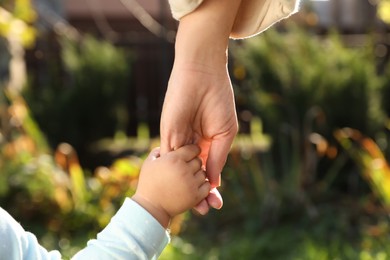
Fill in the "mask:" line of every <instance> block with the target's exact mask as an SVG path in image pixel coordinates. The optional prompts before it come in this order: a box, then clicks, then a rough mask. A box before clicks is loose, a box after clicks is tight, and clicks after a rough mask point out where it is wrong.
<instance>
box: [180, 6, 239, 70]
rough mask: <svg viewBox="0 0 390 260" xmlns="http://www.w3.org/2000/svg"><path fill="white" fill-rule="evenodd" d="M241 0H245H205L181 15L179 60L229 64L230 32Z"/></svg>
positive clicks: (207, 63)
mask: <svg viewBox="0 0 390 260" xmlns="http://www.w3.org/2000/svg"><path fill="white" fill-rule="evenodd" d="M240 3H241V0H224V1H221V0H205V1H204V2H203V3H202V4H201V5H200V6H199V7H198V8H197V9H196V10H195V11H193V12H191V13H190V14H188V15H186V16H184V17H183V18H181V20H180V24H179V29H178V33H177V38H176V46H175V51H176V56H175V63H182V62H184V63H195V64H199V65H208V66H210V65H212V64H215V63H216V62H217V63H220V64H226V61H227V59H226V50H227V47H228V43H229V35H230V34H231V31H232V27H233V24H234V20H235V18H236V14H237V11H238V8H239V6H240ZM210 62H211V63H210Z"/></svg>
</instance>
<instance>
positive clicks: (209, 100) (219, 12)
mask: <svg viewBox="0 0 390 260" xmlns="http://www.w3.org/2000/svg"><path fill="white" fill-rule="evenodd" d="M240 3H241V1H240V0H225V1H220V0H205V1H204V2H203V3H202V4H201V5H200V6H199V7H198V8H197V9H196V10H195V11H193V12H192V13H190V14H188V15H186V16H184V17H183V18H182V19H181V20H180V24H179V28H178V33H177V37H176V45H175V54H176V55H175V61H174V66H173V69H172V73H171V76H170V80H169V83H168V89H167V92H166V96H165V100H164V105H163V111H162V115H161V126H160V133H161V154H166V153H168V152H169V151H172V150H175V149H178V148H179V147H181V146H183V145H185V144H191V143H195V144H197V145H199V146H200V147H201V150H202V151H201V155H200V157H201V159H202V162H203V167H204V168H205V170H206V173H207V177H208V179H209V181H210V184H211V186H212V188H213V189H212V190H211V191H210V194H209V195H208V196H207V199H205V200H202V201H201V202H200V203H199V204H198V205H197V206H196V207H195V208H194V209H195V210H196V211H198V212H199V213H200V214H206V213H207V212H208V210H209V207H210V206H211V207H213V208H216V209H219V208H221V207H222V204H223V203H222V197H221V196H220V194H219V192H218V190H217V189H216V187H218V186H220V182H221V180H220V178H221V176H220V175H221V172H222V169H223V167H224V165H225V162H226V158H227V155H228V153H229V150H230V147H231V144H232V142H233V139H234V137H235V136H236V134H237V129H238V126H237V116H236V110H235V104H234V93H233V90H232V85H231V81H230V78H229V74H228V70H227V48H228V42H229V36H230V34H231V31H232V26H233V23H234V20H235V17H236V14H237V11H238V8H239V6H240Z"/></svg>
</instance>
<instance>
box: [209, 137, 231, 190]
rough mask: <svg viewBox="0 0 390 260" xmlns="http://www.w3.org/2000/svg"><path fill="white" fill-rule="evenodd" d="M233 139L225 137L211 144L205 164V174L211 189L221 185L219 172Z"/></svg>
mask: <svg viewBox="0 0 390 260" xmlns="http://www.w3.org/2000/svg"><path fill="white" fill-rule="evenodd" d="M233 138H234V137H229V136H227V137H224V138H220V139H216V140H212V142H211V146H210V150H209V154H208V158H207V162H206V172H207V177H208V178H209V181H210V184H211V186H212V187H218V186H220V185H221V172H222V169H223V167H224V166H225V163H226V159H227V156H228V154H229V151H230V147H231V145H232V142H233Z"/></svg>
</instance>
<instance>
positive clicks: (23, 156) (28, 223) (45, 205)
mask: <svg viewBox="0 0 390 260" xmlns="http://www.w3.org/2000/svg"><path fill="white" fill-rule="evenodd" d="M0 97H1V103H0V104H1V106H0V113H1V116H2V117H1V119H2V121H1V125H0V126H1V128H0V130H1V132H0V133H1V135H0V137H1V138H0V154H1V156H0V168H1V173H0V183H1V184H0V205H1V207H2V208H4V209H6V210H7V211H8V212H9V213H10V214H12V215H13V216H14V217H15V218H16V219H17V221H19V222H20V223H21V224H22V225H23V226H24V228H25V229H27V230H29V231H32V232H33V233H34V234H36V235H37V236H38V238H39V239H40V242H41V243H42V244H43V245H44V246H45V247H47V248H48V249H59V250H60V251H62V253H63V256H64V258H68V257H70V256H72V255H73V254H74V253H75V252H76V251H77V250H79V249H80V248H81V247H84V246H85V245H86V244H85V243H86V241H87V240H88V239H90V238H92V237H95V236H96V233H97V232H98V231H100V230H101V229H102V228H103V227H105V226H106V225H107V224H108V222H109V221H110V219H111V217H112V216H113V215H114V214H115V212H116V211H117V209H118V208H119V207H120V205H121V204H122V202H123V200H124V198H125V197H128V196H131V195H132V194H133V193H134V192H135V187H136V184H137V178H138V174H139V170H140V167H141V161H142V160H141V158H138V157H128V158H122V159H118V160H116V161H115V162H114V163H113V164H112V166H110V167H99V168H97V169H96V171H95V172H94V174H93V176H90V175H89V174H88V173H87V172H85V171H84V170H83V169H82V168H81V166H80V164H79V161H78V156H77V153H76V151H75V150H74V148H73V147H72V146H70V145H69V144H66V143H62V144H60V145H59V147H58V148H57V149H56V150H55V151H54V152H53V151H52V150H51V149H50V147H49V146H48V145H47V143H46V141H45V137H44V136H43V135H42V133H41V131H40V130H39V128H38V127H37V125H36V124H35V123H34V121H33V119H32V117H31V113H30V111H29V109H28V107H27V105H26V103H25V102H24V100H23V99H22V98H21V97H20V96H16V97H15V96H10V95H8V94H7V93H4V91H2V92H1V96H0Z"/></svg>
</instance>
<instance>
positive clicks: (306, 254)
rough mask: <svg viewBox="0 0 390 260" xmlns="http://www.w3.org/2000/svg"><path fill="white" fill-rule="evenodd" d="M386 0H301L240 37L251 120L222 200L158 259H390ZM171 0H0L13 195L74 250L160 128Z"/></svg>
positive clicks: (0, 129) (1, 111)
mask: <svg viewBox="0 0 390 260" xmlns="http://www.w3.org/2000/svg"><path fill="white" fill-rule="evenodd" d="M389 22H390V1H388V0H376V1H367V0H353V1H350V0H332V1H302V6H301V11H300V12H299V13H298V14H296V15H294V16H292V17H291V18H289V19H288V20H286V21H283V22H281V23H278V24H277V25H275V26H274V27H273V28H271V29H269V30H268V31H266V32H264V33H263V34H261V35H259V36H256V37H254V38H251V39H247V40H244V41H231V42H230V49H229V52H230V55H229V57H230V58H229V59H230V60H229V71H230V75H231V78H232V82H233V86H234V91H235V95H236V106H237V114H238V118H239V123H240V132H239V134H238V136H237V138H236V139H235V142H234V144H233V147H232V149H231V152H230V154H229V158H228V161H227V164H226V167H225V168H224V171H223V173H222V186H221V188H220V191H221V193H222V196H223V198H224V206H223V208H222V209H221V210H219V211H216V210H212V211H211V212H210V213H209V214H208V215H207V216H203V217H200V216H197V215H196V214H193V213H192V212H188V213H185V214H183V215H180V216H178V217H176V218H175V219H174V220H173V223H172V226H171V233H172V241H171V243H170V244H169V245H168V247H167V248H166V249H165V250H164V252H163V254H162V256H161V259H362V260H366V259H378V260H382V259H389V258H390V235H389V234H390V233H389V232H390V226H389V210H390V208H389V206H390V166H389V158H390V147H389V145H390V144H389V142H390V132H389V131H390V120H389V115H390V102H389V100H390V64H389V57H390V52H389V47H390V42H389V29H390V27H389V24H388V23H389ZM176 28H177V22H176V21H174V20H173V19H172V18H171V14H170V11H169V6H168V3H167V1H161V0H148V1H135V0H116V1H113V0H112V1H105V0H85V1H75V0H68V1H60V0H56V1H53V0H51V1H46V0H35V1H29V0H12V1H11V0H2V1H0V151H1V153H0V206H1V207H2V208H4V209H6V210H7V211H8V212H9V213H10V214H11V215H12V216H13V217H14V218H15V219H17V221H19V222H20V223H21V224H22V225H23V227H24V228H25V229H26V230H29V231H32V232H33V233H35V234H36V235H37V237H38V239H39V242H40V243H41V244H42V245H44V246H45V247H46V248H47V249H49V250H51V249H58V250H60V251H61V252H62V254H63V256H64V258H65V259H67V258H70V257H71V256H72V255H73V254H74V253H75V252H76V251H77V250H79V249H80V248H82V247H84V246H85V245H86V241H87V240H88V239H90V238H93V237H95V236H96V233H97V232H99V231H100V230H101V229H102V228H104V226H105V225H107V223H108V222H109V220H110V218H111V217H112V216H113V215H114V214H115V212H116V211H117V209H118V208H119V207H120V205H121V203H122V202H123V200H124V198H125V197H126V196H131V195H132V194H133V193H134V191H135V188H136V184H137V178H138V174H139V169H140V166H141V164H142V160H143V158H144V156H145V155H146V154H147V152H148V151H149V150H150V148H151V147H155V146H158V144H159V119H160V118H159V116H160V113H161V107H162V102H163V98H164V93H165V89H166V85H167V81H168V78H169V73H170V69H171V67H172V62H173V55H174V48H173V46H174V37H175V31H176Z"/></svg>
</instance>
